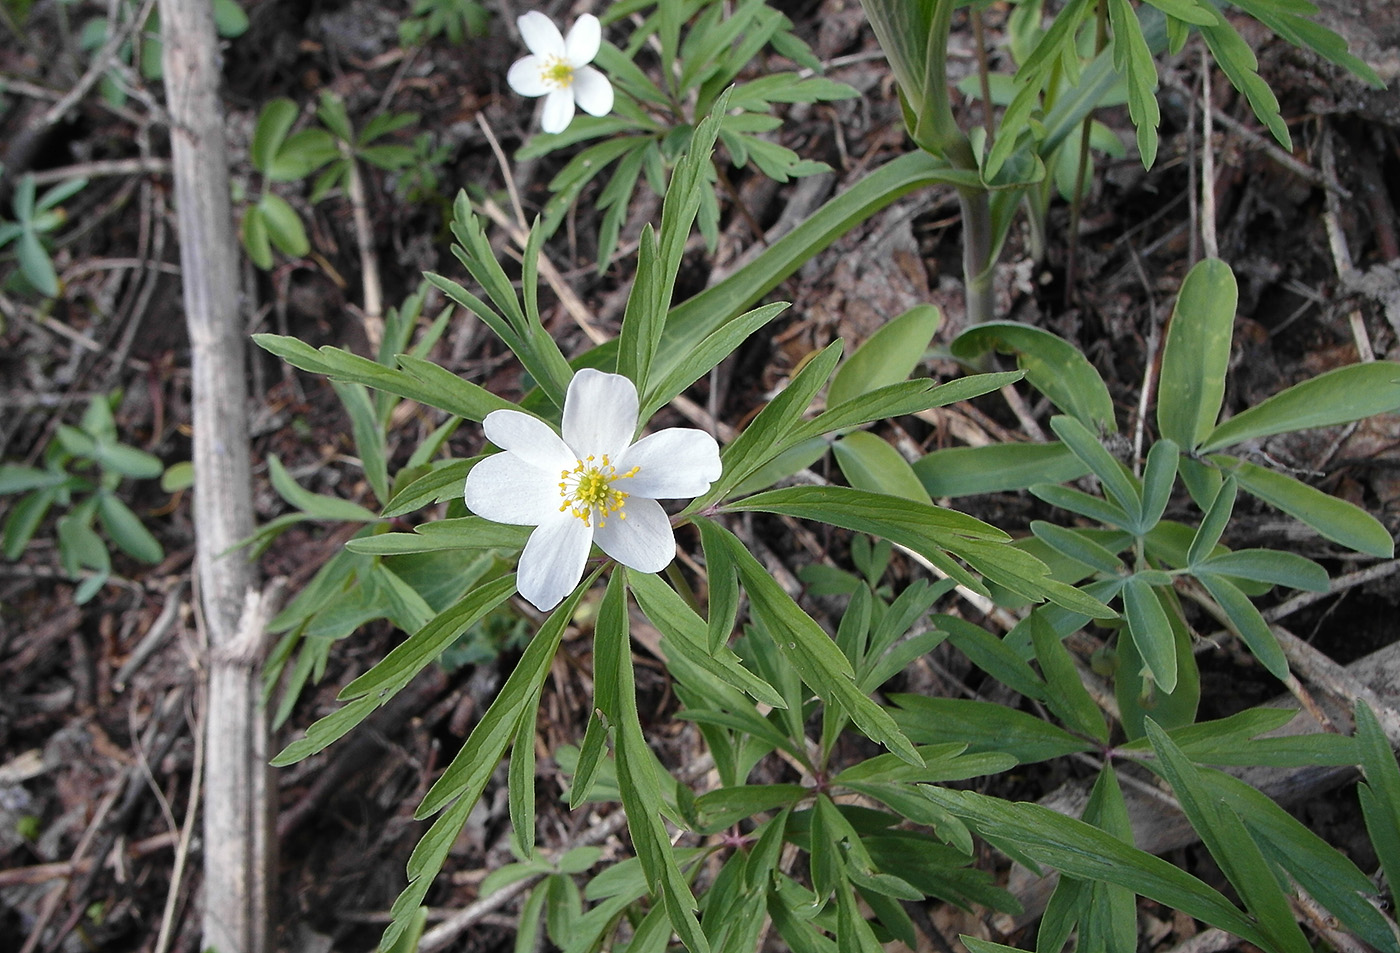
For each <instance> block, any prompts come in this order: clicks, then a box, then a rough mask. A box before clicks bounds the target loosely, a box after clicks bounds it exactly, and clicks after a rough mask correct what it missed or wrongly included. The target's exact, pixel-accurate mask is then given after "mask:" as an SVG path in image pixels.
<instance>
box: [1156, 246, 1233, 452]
mask: <svg viewBox="0 0 1400 953" xmlns="http://www.w3.org/2000/svg"><path fill="white" fill-rule="evenodd" d="M1238 294H1239V291H1238V289H1237V287H1236V285H1235V275H1234V273H1233V272H1232V271H1230V267H1229V266H1228V265H1226V264H1225V263H1224V262H1223V261H1220V260H1219V259H1218V258H1208V259H1206V260H1205V261H1202V262H1201V263H1200V264H1198V265H1196V267H1194V268H1192V269H1191V271H1190V272H1189V273H1188V274H1187V275H1186V280H1185V281H1183V282H1182V284H1181V292H1180V294H1178V295H1177V299H1176V308H1175V309H1174V310H1173V312H1172V318H1171V326H1170V327H1169V328H1168V330H1167V342H1166V344H1165V345H1164V347H1163V349H1162V373H1161V377H1160V378H1159V380H1158V383H1157V430H1158V432H1159V433H1161V435H1162V436H1163V437H1166V438H1168V439H1169V440H1172V441H1174V442H1175V443H1176V445H1177V446H1178V447H1180V448H1181V449H1182V450H1183V451H1187V452H1189V451H1193V450H1195V449H1197V448H1198V447H1199V446H1200V445H1201V443H1202V442H1203V441H1204V440H1205V439H1206V437H1207V435H1208V434H1210V432H1211V428H1212V427H1214V425H1215V421H1216V420H1217V419H1218V418H1219V416H1220V407H1221V404H1222V402H1223V401H1224V399H1225V374H1226V371H1227V370H1228V368H1229V364H1230V338H1231V336H1232V334H1233V331H1234V326H1235V302H1236V300H1237V298H1238Z"/></svg>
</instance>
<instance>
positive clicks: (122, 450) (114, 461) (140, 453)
mask: <svg viewBox="0 0 1400 953" xmlns="http://www.w3.org/2000/svg"><path fill="white" fill-rule="evenodd" d="M92 457H93V459H94V460H96V461H97V462H98V463H100V464H101V465H102V469H104V470H106V471H108V472H110V473H120V474H121V475H122V476H125V477H131V478H132V479H133V480H151V479H154V478H155V477H158V476H160V475H161V473H163V472H164V471H165V464H163V463H161V462H160V457H157V456H156V455H154V454H151V453H147V452H146V451H144V450H138V449H136V448H135V447H128V446H127V445H126V444H124V443H115V442H113V441H109V440H99V441H97V443H96V444H95V445H94V447H93V453H92Z"/></svg>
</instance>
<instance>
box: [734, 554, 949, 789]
mask: <svg viewBox="0 0 1400 953" xmlns="http://www.w3.org/2000/svg"><path fill="white" fill-rule="evenodd" d="M720 533H721V534H722V536H721V538H723V539H724V541H725V543H726V544H727V545H728V547H729V552H730V557H731V558H732V559H733V560H734V562H735V565H736V566H737V567H738V570H739V577H740V579H742V580H743V582H744V586H745V588H746V589H747V590H748V594H749V602H750V605H751V606H752V608H753V612H754V614H755V616H756V617H757V618H758V619H760V620H761V621H762V623H763V625H764V627H765V628H766V629H767V630H768V632H769V633H770V634H771V635H772V637H773V641H774V643H775V644H776V645H777V646H778V650H779V653H780V655H781V656H782V657H783V658H785V659H787V660H788V662H789V664H791V665H792V666H793V667H794V668H795V669H796V670H797V673H798V674H799V675H800V676H801V677H802V680H803V681H805V682H806V683H807V685H808V686H809V687H810V688H811V689H812V690H813V691H814V692H816V693H817V694H818V695H820V696H821V697H822V699H823V700H824V701H826V702H827V703H828V704H831V705H835V706H837V707H839V708H840V709H841V710H842V711H844V712H845V714H846V715H847V717H849V718H850V719H851V721H852V722H854V723H855V724H856V726H857V727H858V728H860V730H861V731H863V732H864V733H865V735H866V737H868V738H870V739H871V740H872V741H875V742H877V743H879V744H882V745H884V746H885V747H886V748H887V749H889V750H890V751H891V752H893V753H895V754H897V755H899V756H900V757H901V758H903V759H904V760H906V761H908V762H909V763H910V764H915V765H921V764H922V763H923V760H922V759H921V758H920V757H919V756H918V753H917V752H915V751H914V746H913V745H911V744H910V743H909V739H907V738H905V737H904V734H903V733H902V732H901V731H900V730H899V728H898V727H897V726H896V725H895V723H894V720H893V719H892V718H891V717H890V716H889V713H888V712H886V711H885V710H884V709H882V708H881V707H880V706H878V705H876V704H875V703H874V702H873V701H871V700H870V698H869V697H868V696H866V695H865V694H864V693H863V692H861V690H860V688H859V687H858V686H857V685H856V681H855V672H854V671H853V670H852V669H851V665H850V662H848V661H847V660H846V657H845V656H844V655H842V654H841V650H840V649H838V648H837V647H836V645H835V643H834V642H832V641H831V637H830V636H828V635H827V634H826V633H825V632H824V631H822V628H821V626H819V625H817V623H816V622H815V621H814V620H813V619H812V617H811V616H809V615H807V613H805V612H803V611H802V610H801V609H799V608H798V607H797V604H796V603H794V602H793V601H792V599H791V597H789V596H788V594H787V593H785V592H784V591H783V590H782V588H781V587H780V586H779V585H778V583H777V582H776V581H775V580H774V579H773V577H772V576H771V575H770V574H769V573H768V571H767V570H766V569H764V568H763V567H762V566H761V565H760V564H759V562H758V560H756V559H754V557H753V555H752V554H751V553H750V552H749V551H748V550H747V549H746V548H745V547H744V546H743V544H742V543H740V542H739V540H738V538H737V537H735V536H734V535H733V534H731V533H729V532H728V531H727V530H723V529H720Z"/></svg>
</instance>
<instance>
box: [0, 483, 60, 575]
mask: <svg viewBox="0 0 1400 953" xmlns="http://www.w3.org/2000/svg"><path fill="white" fill-rule="evenodd" d="M56 499H58V488H57V487H49V488H46V489H41V490H36V491H34V492H33V493H30V494H28V495H27V496H23V497H20V499H19V501H18V502H16V503H14V504H13V505H11V507H10V512H9V515H8V516H6V517H5V534H4V543H5V545H4V555H5V558H6V559H8V560H11V561H13V560H16V559H19V557H20V556H21V555H22V554H23V553H24V550H25V548H26V547H27V546H28V545H29V541H30V540H32V539H33V538H34V534H35V533H36V532H37V531H38V529H39V524H40V523H42V522H43V521H44V517H45V516H46V515H48V512H49V508H50V507H51V506H53V504H54V501H55V500H56Z"/></svg>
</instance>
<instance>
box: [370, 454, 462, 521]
mask: <svg viewBox="0 0 1400 953" xmlns="http://www.w3.org/2000/svg"><path fill="white" fill-rule="evenodd" d="M482 459H483V458H482V457H472V458H470V459H467V460H444V461H440V462H438V463H436V464H434V465H433V468H432V469H431V470H429V471H428V472H427V473H425V474H423V475H422V476H420V477H417V478H416V479H414V480H413V481H412V482H410V483H409V484H408V485H407V486H405V487H403V488H401V489H400V490H399V491H398V492H397V493H395V494H394V495H393V497H392V498H391V499H390V500H389V502H388V503H387V504H386V505H385V507H384V513H383V516H384V518H385V519H391V518H393V517H395V516H403V515H404V514H405V513H412V512H414V511H415V510H419V509H422V508H423V507H425V506H427V505H429V504H431V503H442V502H444V501H446V500H457V499H461V498H462V495H463V493H464V492H465V487H466V480H467V474H468V473H470V472H471V468H472V467H473V466H475V465H476V464H477V463H478V462H479V461H480V460H482Z"/></svg>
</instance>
